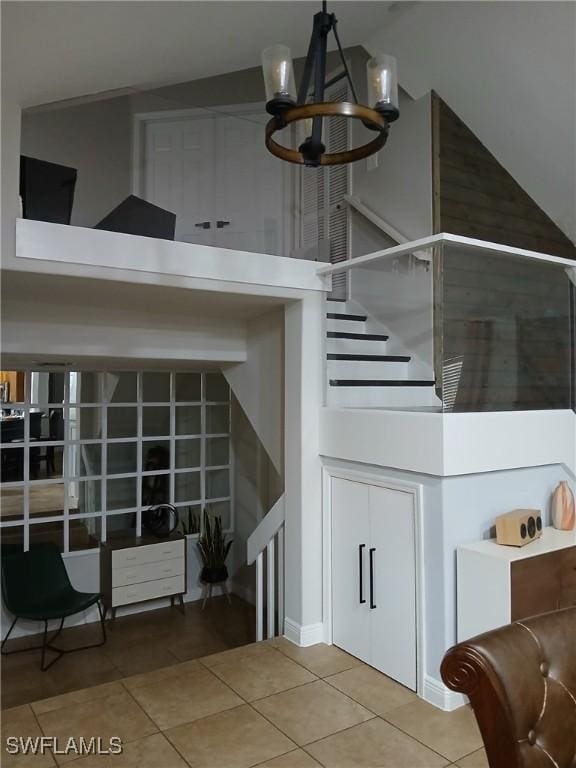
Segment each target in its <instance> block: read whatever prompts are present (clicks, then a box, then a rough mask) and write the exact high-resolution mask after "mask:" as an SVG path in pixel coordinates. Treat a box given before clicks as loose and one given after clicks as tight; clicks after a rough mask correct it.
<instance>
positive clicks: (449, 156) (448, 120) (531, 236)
mask: <svg viewBox="0 0 576 768" xmlns="http://www.w3.org/2000/svg"><path fill="white" fill-rule="evenodd" d="M494 119H495V120H497V119H498V116H497V115H495V116H494ZM432 125H433V135H432V142H433V177H434V179H433V184H434V230H435V232H451V233H452V234H455V235H465V236H467V237H475V238H478V239H479V240H490V241H492V242H496V243H503V244H504V245H511V246H515V247H516V248H526V249H527V250H530V251H540V252H543V253H550V254H553V255H555V256H563V257H565V258H569V259H576V247H575V246H574V244H573V243H572V242H571V241H570V240H569V238H568V237H566V235H565V234H564V233H563V232H562V231H561V230H560V229H559V228H558V227H557V226H556V224H555V223H554V222H553V221H552V219H550V217H549V216H547V215H546V214H545V213H544V211H542V210H541V208H540V207H539V206H538V204H537V203H535V202H534V200H532V198H531V197H530V196H529V195H528V194H527V193H526V192H525V191H524V190H523V189H522V187H521V186H520V185H519V184H518V183H517V182H516V181H515V179H514V178H513V177H512V176H511V175H510V174H509V173H508V171H507V170H506V169H505V168H503V166H502V165H500V163H499V162H498V161H497V160H496V158H495V157H494V156H493V155H492V154H491V153H490V152H489V151H488V150H487V149H486V147H485V146H484V145H483V144H482V142H481V141H480V140H479V139H478V138H477V137H476V136H475V135H474V133H472V131H471V130H470V129H469V128H468V127H467V126H466V125H465V123H463V122H462V120H460V118H459V117H458V116H457V115H456V114H455V113H454V112H453V111H452V110H451V109H450V107H449V106H448V105H447V104H446V103H445V102H444V101H442V99H441V98H440V97H439V96H438V95H437V94H433V95H432Z"/></svg>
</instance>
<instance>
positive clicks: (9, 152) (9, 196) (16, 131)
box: [0, 83, 20, 268]
mask: <svg viewBox="0 0 576 768" xmlns="http://www.w3.org/2000/svg"><path fill="white" fill-rule="evenodd" d="M1 129H2V130H1V132H0V150H1V155H0V168H1V170H2V173H1V174H0V176H1V177H2V180H1V193H2V195H1V198H0V212H1V218H0V234H1V239H0V244H1V250H0V259H1V263H2V267H4V268H6V267H8V266H10V265H11V263H13V262H14V255H15V251H16V231H15V228H16V217H17V216H19V215H20V198H19V194H18V190H19V179H20V107H19V106H18V104H17V103H16V102H14V101H13V99H12V97H11V95H10V92H9V90H8V89H7V88H5V87H4V83H2V122H1Z"/></svg>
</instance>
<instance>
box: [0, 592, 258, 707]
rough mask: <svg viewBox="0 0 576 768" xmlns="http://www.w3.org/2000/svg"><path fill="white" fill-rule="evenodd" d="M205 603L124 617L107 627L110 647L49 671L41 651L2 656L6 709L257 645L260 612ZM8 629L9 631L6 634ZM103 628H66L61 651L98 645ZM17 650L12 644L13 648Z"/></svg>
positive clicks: (31, 640)
mask: <svg viewBox="0 0 576 768" xmlns="http://www.w3.org/2000/svg"><path fill="white" fill-rule="evenodd" d="M201 606H202V602H201V601H197V602H194V603H187V604H186V606H185V612H184V614H182V613H181V612H180V611H179V610H177V609H172V608H163V609H160V610H157V611H146V612H145V613H139V614H134V615H132V616H125V617H119V618H117V619H116V621H115V622H114V623H113V624H112V623H111V622H109V621H108V622H107V623H106V626H107V629H108V640H107V642H106V645H104V646H102V647H101V648H95V649H91V650H88V651H80V652H78V653H72V654H68V655H65V656H63V657H62V658H61V659H60V660H59V661H58V662H57V663H56V664H54V666H53V667H51V668H50V669H49V670H48V671H46V672H41V671H40V651H30V652H29V653H18V654H14V655H13V656H2V658H1V664H2V708H3V709H6V708H8V707H15V706H17V705H19V704H27V703H29V702H31V701H37V700H38V699H43V698H47V697H49V696H57V695H58V694H61V693H67V692H68V691H75V690H78V689H80V688H87V687H88V686H92V685H99V684H100V683H106V682H110V681H112V680H118V679H120V678H122V677H128V676H129V675H135V674H140V673H142V672H149V671H151V670H153V669H159V668H160V667H167V666H171V665H172V664H178V663H179V662H181V661H188V660H189V659H195V658H199V657H201V656H207V655H209V654H211V653H217V652H219V651H224V650H226V649H227V648H235V647H237V646H239V645H245V644H246V643H252V642H254V640H255V612H254V607H253V606H252V605H250V604H249V603H246V602H244V601H243V600H241V599H240V598H238V597H236V596H235V595H232V604H231V605H229V604H228V603H227V602H226V600H225V598H223V597H216V598H213V599H212V600H211V601H210V602H209V603H208V604H207V606H206V610H204V611H202V610H201ZM5 631H6V628H4V632H5ZM98 632H99V625H98V624H88V625H84V626H81V627H71V628H69V629H64V631H63V632H62V635H61V637H60V638H58V641H57V642H58V643H59V644H60V645H61V647H63V648H64V647H65V648H72V647H74V646H75V645H82V644H88V643H91V642H96V641H97V639H98V637H99V635H98ZM39 642H40V636H34V637H27V638H22V639H21V640H15V641H14V643H18V644H19V645H20V646H22V647H24V646H25V645H35V644H38V643H39ZM10 647H11V648H15V647H17V646H16V645H12V646H10V645H7V649H8V648H10Z"/></svg>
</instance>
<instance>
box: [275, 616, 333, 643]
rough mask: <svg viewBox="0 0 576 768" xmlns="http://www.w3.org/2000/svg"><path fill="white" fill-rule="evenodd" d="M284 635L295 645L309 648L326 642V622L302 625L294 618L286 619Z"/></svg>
mask: <svg viewBox="0 0 576 768" xmlns="http://www.w3.org/2000/svg"><path fill="white" fill-rule="evenodd" d="M284 637H285V638H286V640H290V642H291V643H294V645H299V646H300V647H301V648H307V647H308V646H310V645H317V644H318V643H323V642H324V624H322V623H321V622H319V623H318V624H307V625H306V626H302V625H301V624H298V623H297V622H295V621H292V619H288V618H285V619H284Z"/></svg>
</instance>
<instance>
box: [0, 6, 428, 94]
mask: <svg viewBox="0 0 576 768" xmlns="http://www.w3.org/2000/svg"><path fill="white" fill-rule="evenodd" d="M414 5H415V3H411V2H400V3H399V2H384V1H379V0H376V1H373V2H363V1H362V0H353V1H351V0H339V1H338V2H331V3H330V5H329V10H333V11H335V12H336V13H337V16H338V20H339V31H340V37H341V39H342V44H343V46H344V47H348V46H352V45H357V44H360V43H361V42H362V41H363V40H365V39H367V38H368V37H369V35H370V33H371V32H372V31H373V30H374V29H375V28H381V27H383V26H386V25H388V24H391V23H393V22H394V21H395V20H396V18H397V17H398V16H401V15H403V14H404V13H405V12H406V11H407V10H410V9H411V8H412V6H414ZM319 8H320V2H319V1H318V2H308V0H300V1H297V2H284V0H268V1H267V2H244V1H243V0H235V1H220V0H218V1H214V0H212V1H211V2H194V1H192V0H190V1H189V2H186V1H183V2H172V0H156V1H155V2H141V1H140V0H124V1H123V2H117V1H116V0H110V1H108V2H105V1H90V0H89V1H88V2H83V1H82V2H77V1H76V0H70V1H69V2H51V1H50V0H48V1H44V0H42V1H41V2H34V1H32V2H16V1H12V2H3V3H2V8H1V10H2V70H3V71H2V77H3V88H4V89H5V93H7V94H9V95H10V97H11V98H12V99H13V100H14V101H16V102H17V103H19V104H21V105H22V106H25V107H29V106H34V105H38V104H46V103H49V102H53V101H59V100H63V99H69V98H74V97H77V96H82V95H86V94H93V93H100V92H106V91H112V90H115V89H130V88H142V87H155V86H160V85H167V84H171V83H178V82H185V81H188V80H195V79H198V78H202V77H209V76H212V75H218V74H222V73H225V72H231V71H235V70H239V69H245V68H248V67H253V66H257V65H258V64H259V62H260V52H261V50H262V48H264V47H266V46H267V45H270V44H272V43H276V42H283V43H286V44H288V45H290V46H291V48H292V53H293V55H294V56H302V55H305V53H306V49H307V45H308V38H309V35H310V30H311V22H312V15H313V13H315V12H316V11H317V10H319Z"/></svg>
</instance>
